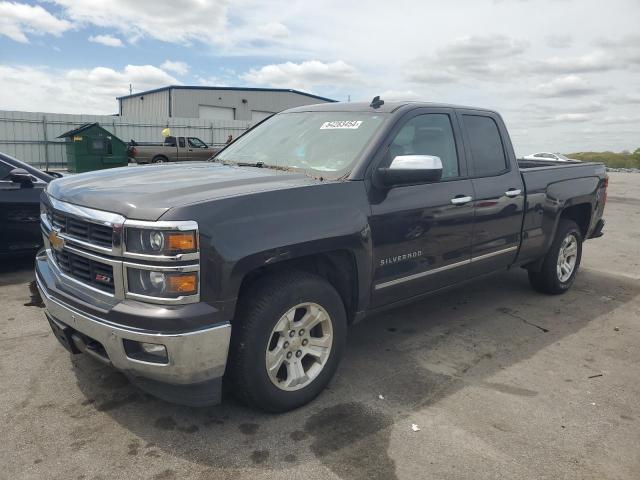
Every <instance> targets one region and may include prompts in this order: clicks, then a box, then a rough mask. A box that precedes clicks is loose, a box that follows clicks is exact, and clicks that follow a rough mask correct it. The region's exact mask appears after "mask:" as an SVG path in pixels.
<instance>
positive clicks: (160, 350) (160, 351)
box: [140, 342, 167, 357]
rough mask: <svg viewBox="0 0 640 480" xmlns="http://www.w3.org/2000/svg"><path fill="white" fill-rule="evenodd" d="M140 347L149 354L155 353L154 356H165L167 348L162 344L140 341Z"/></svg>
mask: <svg viewBox="0 0 640 480" xmlns="http://www.w3.org/2000/svg"><path fill="white" fill-rule="evenodd" d="M140 348H141V349H142V351H143V352H144V353H148V354H149V355H155V356H156V357H166V356H167V348H166V347H165V346H164V345H159V344H157V343H146V342H140Z"/></svg>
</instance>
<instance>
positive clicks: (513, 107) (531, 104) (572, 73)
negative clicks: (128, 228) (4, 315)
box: [0, 0, 640, 155]
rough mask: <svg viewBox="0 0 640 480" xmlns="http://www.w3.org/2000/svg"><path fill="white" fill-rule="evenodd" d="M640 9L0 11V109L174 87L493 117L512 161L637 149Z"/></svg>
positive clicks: (539, 4)
mask: <svg viewBox="0 0 640 480" xmlns="http://www.w3.org/2000/svg"><path fill="white" fill-rule="evenodd" d="M639 20H640V0H608V1H602V0H456V1H451V0H449V1H446V0H439V1H434V0H429V1H427V0H422V1H417V0H416V1H412V2H408V1H403V0H396V1H393V2H389V1H388V0H385V1H369V2H345V1H344V0H341V1H338V0H334V1H324V0H316V1H314V2H309V1H296V0H286V1H284V0H282V1H281V0H269V1H258V0H234V1H226V0H173V1H169V0H135V1H134V0H129V1H127V0H45V1H32V2H26V1H23V0H12V1H5V0H0V109H4V110H26V111H43V112H58V113H106V114H110V113H114V112H116V111H117V103H116V100H115V97H116V96H118V95H124V94H127V93H128V90H129V84H132V85H133V90H134V92H135V91H142V90H146V89H149V88H155V87H160V86H165V85H169V84H174V85H176V84H184V85H199V84H202V85H227V86H259V87H283V88H296V89H300V90H305V91H308V92H312V93H316V94H319V95H323V96H327V97H331V98H334V99H336V100H341V101H346V100H347V99H348V98H349V96H350V98H351V100H352V101H356V100H369V99H370V98H371V97H372V96H373V95H378V94H381V95H382V96H383V98H386V99H411V100H415V99H420V100H425V101H435V102H449V103H456V104H463V105H472V106H482V107H490V108H495V109H497V110H499V111H500V112H501V113H502V114H503V116H504V118H505V120H506V121H507V124H508V126H509V128H510V131H511V135H512V137H513V140H514V144H515V146H516V150H517V153H518V154H520V155H524V154H527V153H531V152H532V151H539V150H551V151H561V152H573V151H584V150H605V149H608V150H616V151H619V150H623V149H629V150H634V149H635V148H638V147H640V22H639Z"/></svg>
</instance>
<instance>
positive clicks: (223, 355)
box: [36, 98, 607, 411]
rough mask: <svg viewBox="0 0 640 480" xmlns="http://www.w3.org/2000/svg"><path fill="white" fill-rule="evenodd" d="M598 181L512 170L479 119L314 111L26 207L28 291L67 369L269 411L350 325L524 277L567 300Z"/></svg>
mask: <svg viewBox="0 0 640 480" xmlns="http://www.w3.org/2000/svg"><path fill="white" fill-rule="evenodd" d="M606 191H607V177H606V174H605V169H604V167H603V166H602V165H601V164H596V163H571V162H567V163H563V164H558V163H557V162H556V163H552V164H545V163H544V162H539V161H521V162H520V163H518V161H517V160H516V157H515V155H514V151H513V148H512V145H511V141H510V139H509V135H508V133H507V130H506V128H505V126H504V123H503V121H502V119H501V117H500V115H498V114H497V113H496V112H493V111H489V110H483V109H476V108H467V107H457V106H451V105H439V104H430V103H384V102H383V101H381V100H379V99H378V98H376V99H374V101H373V102H372V103H371V104H362V103H350V104H340V103H331V104H324V105H316V106H305V107H300V108H295V109H292V110H288V111H285V112H282V113H280V114H277V115H274V116H273V117H271V118H270V119H268V120H266V121H265V122H263V123H262V124H260V125H258V126H257V127H255V128H254V129H252V130H249V131H248V132H247V133H246V134H245V135H243V136H242V137H240V138H239V139H237V140H236V141H235V142H234V143H233V144H231V145H229V146H228V147H227V148H225V149H224V150H223V151H222V152H220V153H219V154H218V155H217V157H216V158H215V159H214V160H213V161H211V162H202V163H190V164H180V165H162V166H151V167H148V168H141V169H130V168H128V169H127V168H125V169H110V170H103V171H97V172H91V173H86V174H82V175H76V176H73V177H67V178H63V179H59V180H55V181H53V182H52V183H51V184H49V186H48V188H47V190H46V192H45V193H44V194H43V196H42V207H41V211H42V214H41V221H42V231H43V235H44V240H45V249H44V250H43V251H42V252H40V254H39V255H38V256H37V261H36V278H37V284H38V287H39V289H40V292H41V294H42V297H43V300H44V303H45V304H46V316H47V318H48V320H49V322H50V324H51V327H52V329H53V331H54V333H55V335H56V336H57V338H58V339H59V340H60V341H61V343H62V344H63V345H65V346H66V348H67V349H69V350H70V351H71V352H73V353H80V352H84V353H86V354H89V355H91V356H93V357H94V358H96V359H98V360H100V361H102V362H105V363H107V364H110V365H112V366H113V367H115V368H117V369H119V370H121V371H122V372H124V373H125V374H126V375H127V376H128V377H129V378H130V379H131V381H132V382H134V383H135V384H137V385H138V386H140V387H141V388H143V389H145V390H146V391H149V392H151V393H153V394H155V395H157V396H160V397H162V398H165V399H168V400H170V401H175V402H179V403H183V404H190V405H207V404H214V403H216V402H218V401H219V400H220V396H221V387H222V381H223V378H224V380H225V382H227V383H228V384H229V385H230V386H231V387H232V389H233V391H234V392H235V394H236V395H237V396H238V397H239V398H240V399H242V400H243V401H245V402H246V403H248V404H249V405H252V406H255V407H257V408H261V409H264V410H267V411H286V410H289V409H292V408H295V407H298V406H301V405H303V404H305V403H306V402H309V401H310V400H311V399H313V398H314V397H315V396H316V395H318V394H319V393H320V392H321V391H322V389H323V388H324V387H325V386H326V385H327V383H328V382H329V380H330V379H331V377H332V375H333V374H334V372H335V371H336V368H337V367H338V362H339V360H340V357H341V356H342V353H343V350H344V348H345V343H346V336H347V326H348V325H349V324H350V323H352V322H354V321H358V320H360V319H362V318H363V317H365V316H366V315H367V314H369V313H371V312H374V311H377V310H380V309H383V308H389V307H392V306H396V305H399V304H402V303H405V302H409V301H413V300H416V299H420V298H422V297H424V296H425V295H428V294H433V293H434V292H438V291H440V290H442V289H445V288H449V287H454V286H456V285H459V284H461V283H462V282H465V281H468V280H472V279H475V278H478V277H481V276H484V275H487V274H491V273H494V272H501V271H504V270H507V269H511V268H514V267H524V268H525V269H526V270H527V271H528V275H529V278H530V281H531V284H532V285H533V287H534V288H535V289H536V290H538V291H541V292H545V293H549V294H558V293H562V292H564V291H566V290H567V289H568V288H570V287H571V285H572V283H573V282H574V279H575V276H576V273H577V271H578V267H579V265H580V257H581V254H582V243H583V241H584V240H586V239H589V238H593V237H597V236H600V235H601V234H602V228H603V225H604V222H603V220H602V213H603V209H604V205H605V201H606Z"/></svg>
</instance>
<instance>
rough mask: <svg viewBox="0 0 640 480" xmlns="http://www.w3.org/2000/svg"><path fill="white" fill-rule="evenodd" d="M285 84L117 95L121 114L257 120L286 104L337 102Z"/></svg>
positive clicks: (174, 88)
mask: <svg viewBox="0 0 640 480" xmlns="http://www.w3.org/2000/svg"><path fill="white" fill-rule="evenodd" d="M334 101H335V100H331V99H330V98H325V97H319V96H317V95H312V94H310V93H304V92H300V91H298V90H290V89H283V88H242V87H197V86H182V85H179V86H169V87H162V88H157V89H155V90H148V91H146V92H140V93H135V94H132V95H126V96H124V97H118V103H119V105H120V115H121V116H123V117H136V118H166V117H180V118H200V119H203V120H249V121H251V122H258V121H260V120H262V119H264V118H266V117H268V116H269V115H272V114H274V113H277V112H281V111H282V110H286V109H287V108H293V107H299V106H302V105H311V104H314V103H326V102H334Z"/></svg>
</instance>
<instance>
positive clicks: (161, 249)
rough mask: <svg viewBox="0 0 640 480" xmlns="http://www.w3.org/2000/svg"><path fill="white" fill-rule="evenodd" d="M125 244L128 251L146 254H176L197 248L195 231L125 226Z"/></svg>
mask: <svg viewBox="0 0 640 480" xmlns="http://www.w3.org/2000/svg"><path fill="white" fill-rule="evenodd" d="M125 244H126V248H127V251H128V252H131V253H142V254H146V255H176V254H178V253H192V252H196V251H197V250H198V241H197V238H196V232H195V231H176V230H151V229H147V228H127V229H126V239H125Z"/></svg>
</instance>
